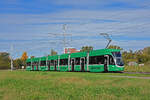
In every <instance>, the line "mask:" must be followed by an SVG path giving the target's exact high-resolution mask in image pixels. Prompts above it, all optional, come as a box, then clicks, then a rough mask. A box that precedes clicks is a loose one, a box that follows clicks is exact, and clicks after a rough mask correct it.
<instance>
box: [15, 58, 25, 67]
mask: <svg viewBox="0 0 150 100" xmlns="http://www.w3.org/2000/svg"><path fill="white" fill-rule="evenodd" d="M14 66H15V67H16V68H20V69H21V66H23V61H22V60H21V59H20V58H18V59H15V60H14Z"/></svg>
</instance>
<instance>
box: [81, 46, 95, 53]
mask: <svg viewBox="0 0 150 100" xmlns="http://www.w3.org/2000/svg"><path fill="white" fill-rule="evenodd" d="M91 50H93V47H92V46H83V47H82V48H81V50H80V51H81V52H84V51H87V52H89V51H91Z"/></svg>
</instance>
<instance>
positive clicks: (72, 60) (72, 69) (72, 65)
mask: <svg viewBox="0 0 150 100" xmlns="http://www.w3.org/2000/svg"><path fill="white" fill-rule="evenodd" d="M74 65H75V59H71V71H74Z"/></svg>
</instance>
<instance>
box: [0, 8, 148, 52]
mask: <svg viewBox="0 0 150 100" xmlns="http://www.w3.org/2000/svg"><path fill="white" fill-rule="evenodd" d="M149 12H150V10H149V9H136V10H112V11H108V10H107V11H102V10H95V11H92V10H90V11H89V10H68V11H62V12H56V13H50V14H48V13H47V14H1V15H0V39H8V40H26V41H20V44H19V43H16V42H13V43H15V44H16V49H17V50H18V51H19V50H21V52H22V51H23V50H26V51H29V52H30V50H29V49H28V48H32V47H33V46H34V47H35V49H33V52H34V50H37V49H36V48H41V47H44V48H45V49H43V52H48V49H49V47H53V48H55V47H56V48H57V47H59V49H58V50H59V52H61V50H60V48H61V47H62V45H60V44H57V45H54V44H49V43H45V44H44V43H40V42H41V41H43V40H42V39H45V41H47V40H48V39H52V38H50V37H48V35H47V33H62V32H63V31H62V24H63V23H66V24H67V27H68V28H67V33H72V34H73V36H74V38H73V44H72V46H74V47H76V48H78V49H79V48H80V47H81V46H82V45H93V46H94V47H95V48H96V49H99V48H104V47H105V45H106V43H107V41H105V40H104V39H103V37H99V39H98V38H89V37H92V36H97V35H98V34H99V33H101V32H106V33H110V34H112V36H113V37H115V36H126V37H130V40H127V41H125V40H124V39H123V38H120V39H118V40H114V42H112V44H116V45H119V46H121V47H123V48H125V49H130V48H131V49H140V48H143V47H145V46H149V44H150V40H136V38H147V37H150V34H149V33H150V28H149V27H150V20H149V19H150V13H149ZM83 36H85V37H87V38H82V37H83ZM75 37H76V38H75ZM77 38H79V39H78V40H76V39H77ZM34 40H36V41H34ZM121 40H124V41H121ZM10 43H11V42H9V41H8V42H7V43H4V42H3V43H1V45H3V46H1V47H0V50H2V49H6V48H9V44H10ZM30 43H32V45H31V44H30ZM5 44H8V45H6V46H5V47H4V45H5ZM37 44H38V45H37ZM22 46H23V47H22Z"/></svg>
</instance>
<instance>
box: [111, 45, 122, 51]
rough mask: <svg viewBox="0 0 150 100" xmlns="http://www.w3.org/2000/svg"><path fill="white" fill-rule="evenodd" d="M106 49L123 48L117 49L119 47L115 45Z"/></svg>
mask: <svg viewBox="0 0 150 100" xmlns="http://www.w3.org/2000/svg"><path fill="white" fill-rule="evenodd" d="M108 49H120V50H123V48H121V47H119V46H117V45H110V46H109V47H108Z"/></svg>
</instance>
